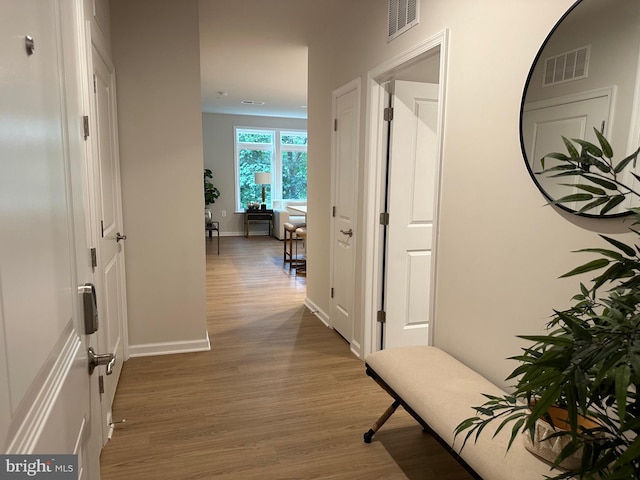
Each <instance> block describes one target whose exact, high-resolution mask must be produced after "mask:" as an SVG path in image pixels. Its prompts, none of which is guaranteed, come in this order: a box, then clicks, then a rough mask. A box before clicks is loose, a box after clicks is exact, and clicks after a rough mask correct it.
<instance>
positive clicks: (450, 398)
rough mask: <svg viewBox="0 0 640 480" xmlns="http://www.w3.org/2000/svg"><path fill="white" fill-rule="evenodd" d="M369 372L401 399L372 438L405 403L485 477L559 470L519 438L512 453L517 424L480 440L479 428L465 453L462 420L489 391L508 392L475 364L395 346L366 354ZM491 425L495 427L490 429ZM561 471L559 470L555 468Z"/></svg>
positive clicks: (497, 479)
mask: <svg viewBox="0 0 640 480" xmlns="http://www.w3.org/2000/svg"><path fill="white" fill-rule="evenodd" d="M366 371H367V375H369V376H370V377H372V378H373V379H374V380H375V381H376V382H377V383H378V384H379V385H380V386H381V387H382V388H383V389H384V390H386V391H387V392H388V393H389V394H390V395H391V396H392V397H393V398H394V399H395V401H394V402H393V404H392V405H391V406H390V407H389V408H388V409H387V411H386V412H385V413H384V414H383V415H382V417H380V419H379V420H378V421H377V422H376V423H375V424H374V425H373V427H372V428H371V429H370V430H369V431H368V432H367V433H365V435H364V440H365V442H366V443H370V442H371V440H372V437H373V435H374V434H375V432H376V431H377V430H378V429H379V428H380V427H381V426H382V425H383V424H384V422H385V421H386V420H387V419H388V418H389V417H390V416H391V415H392V414H393V412H394V411H395V410H396V408H397V407H398V406H400V405H402V406H403V408H404V409H405V410H406V411H407V412H409V413H410V414H411V415H412V416H413V417H414V418H415V419H416V420H417V421H418V422H419V423H420V424H421V425H422V426H423V427H424V429H425V430H426V431H429V432H431V433H434V434H435V436H436V437H437V438H438V440H439V441H440V443H442V444H443V445H444V446H445V447H446V448H447V449H448V450H449V452H450V453H451V454H452V455H454V456H455V457H456V458H457V459H458V461H460V463H462V464H463V465H464V466H465V467H466V468H467V470H469V472H470V473H471V474H472V475H473V476H474V477H475V478H479V479H484V480H542V479H544V478H545V477H544V476H545V475H547V476H551V475H552V474H558V473H560V472H559V471H556V470H554V471H552V470H551V467H550V465H549V464H547V463H545V462H543V461H542V460H540V459H538V458H537V457H536V456H534V455H533V454H531V453H530V452H529V451H527V450H526V449H525V448H524V445H523V442H522V440H521V439H520V438H516V439H515V441H514V442H513V445H512V446H511V448H510V449H509V451H508V452H507V444H508V443H509V438H510V436H511V425H507V427H505V428H503V429H502V431H500V433H499V434H498V435H497V436H496V437H493V433H494V431H495V428H497V426H498V423H499V422H496V425H495V426H493V427H491V426H489V427H487V430H485V431H483V432H482V434H481V435H480V437H479V439H478V441H477V442H476V443H474V439H475V433H474V434H473V436H472V437H470V438H469V440H468V441H467V444H466V445H465V447H464V449H463V450H462V452H460V447H461V446H462V442H463V441H464V436H465V435H466V432H463V433H462V434H460V435H459V436H458V438H456V439H455V444H454V430H455V428H456V427H457V426H458V424H459V423H460V422H462V420H464V419H466V418H469V417H473V416H477V412H475V410H474V409H473V407H476V406H480V405H482V404H483V403H484V402H485V401H486V398H485V397H484V396H483V395H482V394H483V393H486V394H490V395H499V396H501V395H504V394H505V392H504V391H503V390H501V389H500V388H498V387H497V386H495V385H494V384H492V383H491V382H490V381H489V380H487V379H485V378H484V377H482V376H481V375H480V374H478V373H476V372H475V371H473V370H472V369H470V368H469V367H467V366H465V365H464V364H462V363H461V362H459V361H458V360H456V359H454V358H453V357H451V356H450V355H448V354H447V353H445V352H444V351H442V350H440V349H438V348H436V347H427V346H419V347H400V348H389V349H386V350H381V351H379V352H375V353H372V354H371V355H369V356H368V357H367V358H366ZM489 428H493V430H491V431H488V429H489ZM554 472H555V473H554Z"/></svg>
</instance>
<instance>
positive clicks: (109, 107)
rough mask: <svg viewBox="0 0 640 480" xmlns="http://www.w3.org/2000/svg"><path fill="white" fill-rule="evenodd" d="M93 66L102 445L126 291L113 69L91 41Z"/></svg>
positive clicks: (118, 366) (122, 337) (120, 355)
mask: <svg viewBox="0 0 640 480" xmlns="http://www.w3.org/2000/svg"><path fill="white" fill-rule="evenodd" d="M91 46H92V50H91V52H92V53H91V63H92V67H93V102H92V119H93V121H92V125H93V135H90V138H92V139H93V140H92V145H93V155H92V165H93V169H92V174H93V181H92V183H91V187H92V188H93V198H94V214H93V215H92V217H93V221H94V222H95V224H94V225H93V228H94V232H95V237H96V239H97V267H96V286H97V290H98V308H99V318H100V328H99V330H98V339H99V341H98V343H99V345H100V353H113V354H115V356H116V363H115V366H114V368H113V371H112V373H111V374H110V375H106V374H105V373H106V372H105V371H100V372H98V374H99V376H100V377H101V380H100V381H101V383H102V384H103V396H102V398H101V404H102V421H103V429H102V430H103V444H104V443H106V442H107V440H108V436H109V431H110V429H112V426H111V421H112V418H111V407H112V404H113V399H114V396H115V392H116V388H117V384H118V379H119V377H120V372H121V370H122V363H123V361H124V360H126V358H125V344H126V328H125V325H126V291H125V264H124V239H125V238H126V237H125V236H124V234H123V230H122V200H121V193H120V164H119V156H118V150H119V149H118V138H117V116H116V96H115V73H114V67H113V64H112V63H111V61H110V59H109V58H108V55H107V54H106V50H105V49H104V48H100V43H99V42H94V41H93V39H92V41H91Z"/></svg>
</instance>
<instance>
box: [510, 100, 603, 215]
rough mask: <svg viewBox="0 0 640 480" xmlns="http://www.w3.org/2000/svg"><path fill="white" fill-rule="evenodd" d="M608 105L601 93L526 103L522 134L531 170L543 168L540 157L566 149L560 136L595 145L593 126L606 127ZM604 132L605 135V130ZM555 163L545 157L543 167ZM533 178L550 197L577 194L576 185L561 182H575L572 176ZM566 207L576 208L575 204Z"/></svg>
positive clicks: (556, 197)
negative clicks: (549, 102)
mask: <svg viewBox="0 0 640 480" xmlns="http://www.w3.org/2000/svg"><path fill="white" fill-rule="evenodd" d="M609 104H610V101H609V97H608V96H606V95H603V96H598V97H595V98H589V99H585V100H580V101H572V102H568V103H565V102H563V103H561V104H558V105H551V106H549V105H547V104H546V103H545V104H544V106H541V107H537V106H536V105H535V104H534V105H529V106H525V108H524V111H523V115H522V136H523V143H524V148H525V151H526V153H527V159H528V161H529V166H530V167H531V170H532V171H533V172H534V173H537V172H540V171H542V169H543V168H542V164H541V159H542V157H543V156H544V155H546V154H548V153H551V152H561V153H566V152H567V150H566V147H565V146H564V143H563V141H562V136H564V137H566V138H580V139H584V140H587V141H590V142H592V143H595V144H596V145H598V140H597V138H596V135H595V133H594V132H593V128H594V127H595V128H597V129H598V130H599V131H602V130H601V129H603V128H605V129H606V128H608V125H607V124H606V122H605V121H606V119H607V118H609ZM604 133H605V136H606V135H607V133H606V132H604ZM558 163H559V162H558V161H555V160H553V159H550V158H547V159H546V160H545V165H544V166H545V168H549V167H553V166H554V165H556V164H558ZM535 178H536V180H537V181H538V183H540V185H541V186H542V187H543V188H544V190H545V192H546V193H547V194H548V195H549V196H550V197H551V198H553V199H558V198H561V197H564V196H566V195H570V194H573V193H577V189H576V188H575V187H570V186H567V185H564V184H572V183H574V182H573V180H572V179H571V178H570V179H568V180H567V179H566V178H565V180H564V181H563V180H558V179H557V178H549V177H545V176H543V175H535ZM566 206H567V207H569V208H571V209H573V210H576V209H577V206H576V205H575V204H566Z"/></svg>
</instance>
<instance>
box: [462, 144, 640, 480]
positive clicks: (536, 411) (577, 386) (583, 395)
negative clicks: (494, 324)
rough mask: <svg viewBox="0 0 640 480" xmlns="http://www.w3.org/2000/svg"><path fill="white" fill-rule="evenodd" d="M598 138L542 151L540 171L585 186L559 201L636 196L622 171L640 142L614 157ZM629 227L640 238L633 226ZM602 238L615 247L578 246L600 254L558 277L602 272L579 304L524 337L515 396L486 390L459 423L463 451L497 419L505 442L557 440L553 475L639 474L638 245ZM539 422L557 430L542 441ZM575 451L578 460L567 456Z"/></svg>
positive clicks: (588, 204)
mask: <svg viewBox="0 0 640 480" xmlns="http://www.w3.org/2000/svg"><path fill="white" fill-rule="evenodd" d="M596 136H597V138H598V143H599V145H595V144H593V143H590V142H586V141H584V140H579V139H574V140H568V139H566V138H563V141H564V144H565V146H566V148H567V151H568V154H564V153H551V154H549V155H547V156H546V157H549V158H553V159H555V160H556V161H557V165H555V166H553V167H550V168H547V169H545V167H544V163H543V169H544V170H543V172H540V173H543V174H550V175H552V176H555V177H558V178H562V177H574V178H576V177H577V179H578V182H577V183H575V184H573V185H571V186H574V187H575V188H576V189H577V190H579V191H580V193H574V194H570V195H567V196H565V197H563V198H561V199H559V200H556V201H555V202H554V203H568V202H578V203H579V204H580V205H582V207H581V208H580V210H579V211H580V212H587V211H592V210H594V209H599V211H600V213H606V212H607V211H610V210H611V209H612V208H614V207H615V206H616V205H619V204H620V203H622V202H623V201H624V200H625V198H627V197H630V196H632V197H637V198H638V199H640V194H639V193H638V192H636V191H634V190H633V188H631V187H629V186H627V185H625V184H624V183H623V182H622V181H621V180H620V178H619V177H620V174H621V173H622V172H623V170H624V169H625V168H627V167H628V165H629V164H631V163H633V164H634V165H635V163H636V160H637V157H638V154H639V153H640V149H638V150H636V151H635V152H634V153H633V154H632V155H630V156H628V157H626V158H625V159H623V160H622V161H620V162H619V163H617V164H616V163H614V161H613V151H612V149H611V146H610V144H609V142H608V141H607V140H606V138H604V136H603V135H601V134H600V132H598V131H596ZM546 157H545V158H546ZM631 175H633V177H634V178H636V179H638V180H640V177H639V176H638V175H636V174H635V173H632V174H631ZM629 212H630V217H631V219H632V220H633V225H636V224H640V208H631V209H630V210H629ZM630 230H631V231H632V232H634V233H635V234H636V235H638V236H640V231H638V230H637V229H635V228H634V227H633V226H632V227H630ZM601 237H602V238H603V239H604V240H605V241H606V242H607V243H608V244H609V245H610V248H587V249H583V250H580V251H581V252H590V253H596V254H598V255H599V258H597V259H595V260H591V261H589V262H587V263H585V264H584V265H581V266H579V267H577V268H575V269H573V270H572V271H570V272H568V273H566V274H564V275H563V276H562V277H570V276H573V275H578V274H582V273H586V272H596V271H599V273H598V274H597V276H596V277H595V278H594V279H593V280H592V281H591V282H590V283H588V284H587V285H585V284H583V283H581V284H580V289H579V292H578V293H577V294H576V295H575V296H574V297H573V299H572V300H573V306H571V307H570V308H568V309H566V310H555V311H554V313H553V316H552V318H551V320H550V321H549V322H548V324H547V332H546V335H526V336H521V337H519V338H522V339H524V340H526V341H528V342H530V345H529V346H527V347H526V348H524V349H523V352H522V353H521V354H520V355H517V356H514V357H511V358H512V359H513V360H516V361H518V362H519V365H518V367H516V368H515V370H513V372H512V373H511V374H510V375H509V377H507V380H514V381H516V385H515V387H514V391H513V393H511V394H508V395H504V396H502V397H497V396H489V395H485V396H486V397H487V401H486V402H485V403H484V404H483V405H481V406H478V407H475V408H476V411H477V413H478V415H477V416H474V417H471V418H468V419H466V420H464V421H463V422H461V423H460V424H459V425H458V427H457V428H456V431H455V434H456V436H458V435H462V434H463V432H466V433H465V435H464V443H463V447H462V448H464V444H466V442H467V441H468V440H469V439H470V438H474V437H475V438H477V437H478V435H480V434H481V432H482V431H483V430H484V429H485V427H486V426H487V425H488V424H489V423H492V422H495V423H497V428H496V433H497V432H499V431H500V430H502V429H503V428H505V427H506V426H507V425H510V427H511V437H510V442H509V444H508V447H507V448H510V447H511V445H512V444H513V442H514V441H515V440H516V438H517V437H518V436H519V435H520V434H522V435H523V436H524V437H525V439H527V436H528V437H529V439H528V441H529V442H530V443H532V444H533V445H534V446H535V444H536V443H540V444H542V443H544V442H553V443H559V444H560V445H561V448H559V449H558V450H556V451H555V452H554V453H553V457H552V458H551V459H550V460H551V463H552V465H553V466H554V467H561V468H562V467H564V469H565V470H564V471H560V473H559V474H558V475H556V476H555V477H551V478H553V479H562V478H572V477H577V478H584V479H599V480H604V479H608V480H614V479H632V478H640V390H639V387H640V246H639V245H633V246H631V245H627V244H625V243H622V242H620V241H618V240H616V239H614V238H610V237H607V236H604V235H601ZM553 408H561V409H563V411H564V413H563V414H561V417H562V418H561V419H558V418H557V417H556V418H555V419H554V418H553V417H552V413H551V411H552V409H553ZM585 418H586V419H588V420H589V422H587V423H586V424H584V422H583V419H585ZM540 422H545V423H546V424H548V426H550V427H551V428H550V429H547V430H548V433H546V434H544V436H543V437H542V438H536V436H535V434H536V430H537V426H539V425H540ZM558 440H562V442H557V441H558ZM572 457H573V458H574V459H576V460H577V461H576V462H574V463H573V464H571V463H568V462H567V461H568V460H571V458H572Z"/></svg>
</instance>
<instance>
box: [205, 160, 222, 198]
mask: <svg viewBox="0 0 640 480" xmlns="http://www.w3.org/2000/svg"><path fill="white" fill-rule="evenodd" d="M209 179H213V172H212V171H211V170H210V169H208V168H205V169H204V204H205V206H206V205H209V204H210V203H216V199H217V198H218V197H219V196H220V190H218V189H217V188H216V187H214V186H213V183H211V182H210V181H209Z"/></svg>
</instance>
